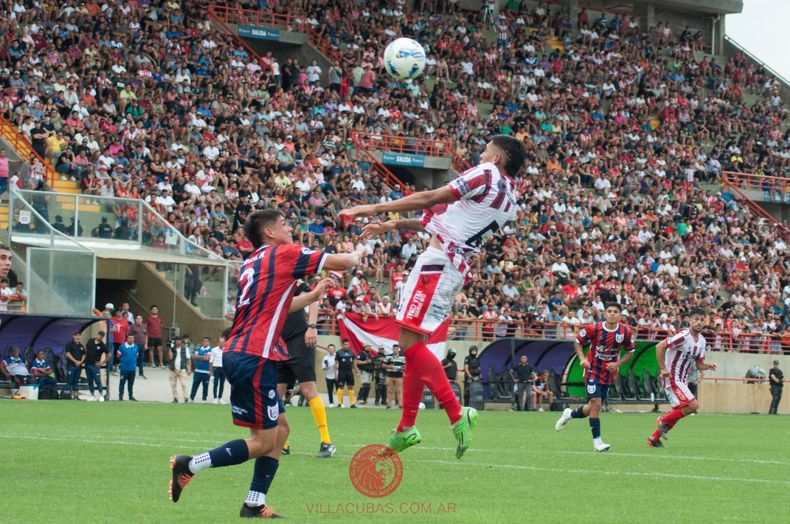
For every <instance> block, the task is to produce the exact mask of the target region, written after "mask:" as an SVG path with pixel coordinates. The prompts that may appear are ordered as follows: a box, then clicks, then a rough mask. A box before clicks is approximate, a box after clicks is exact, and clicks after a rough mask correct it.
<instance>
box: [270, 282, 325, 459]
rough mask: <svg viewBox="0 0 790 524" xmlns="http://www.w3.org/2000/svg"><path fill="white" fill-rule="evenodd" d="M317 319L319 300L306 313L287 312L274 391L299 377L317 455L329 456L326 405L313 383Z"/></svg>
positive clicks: (302, 288) (302, 289)
mask: <svg viewBox="0 0 790 524" xmlns="http://www.w3.org/2000/svg"><path fill="white" fill-rule="evenodd" d="M309 292H310V286H309V285H308V284H307V283H306V282H302V283H300V284H299V285H298V288H297V290H296V294H297V296H300V295H301V294H302V293H309ZM317 320H318V303H317V302H312V303H311V304H310V305H309V306H308V312H307V314H306V315H305V311H304V309H300V310H298V311H294V312H293V313H290V314H289V315H288V317H286V319H285V325H284V326H283V331H282V338H283V340H285V345H286V346H287V347H288V357H289V358H288V360H283V361H280V362H277V393H278V394H279V395H280V397H281V398H283V397H284V396H285V391H286V390H287V389H289V388H292V387H293V386H294V383H295V382H296V381H297V380H298V381H299V391H300V393H301V395H302V396H303V397H304V398H305V400H307V405H308V406H310V413H311V414H312V415H313V420H314V421H315V425H316V426H317V427H318V432H319V434H320V437H321V445H320V446H319V448H318V455H317V456H318V457H319V458H332V457H333V456H334V455H335V445H334V444H332V439H331V438H330V437H329V426H328V423H327V420H326V407H324V401H323V400H321V396H320V395H319V394H318V390H317V389H316V387H315V344H316V342H317V336H318V332H317V330H316V321H317ZM282 453H283V455H290V454H291V448H290V446H289V445H288V442H286V443H285V445H284V446H283V450H282Z"/></svg>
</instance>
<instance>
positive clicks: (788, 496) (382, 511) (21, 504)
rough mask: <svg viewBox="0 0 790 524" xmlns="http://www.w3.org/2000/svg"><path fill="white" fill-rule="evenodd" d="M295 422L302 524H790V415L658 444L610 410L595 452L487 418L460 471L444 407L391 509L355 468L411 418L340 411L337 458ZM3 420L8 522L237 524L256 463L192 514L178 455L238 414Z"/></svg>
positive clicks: (561, 437)
mask: <svg viewBox="0 0 790 524" xmlns="http://www.w3.org/2000/svg"><path fill="white" fill-rule="evenodd" d="M288 417H289V420H290V422H291V425H292V428H293V432H292V438H291V443H292V447H293V449H294V453H293V454H292V455H291V456H289V457H283V459H282V462H281V466H280V470H279V473H278V476H277V479H276V481H275V483H274V485H273V487H272V489H271V491H270V492H269V497H268V501H269V503H270V504H271V505H272V506H273V507H274V508H275V509H277V510H278V511H279V512H280V513H282V514H284V515H286V516H288V517H290V518H291V519H292V521H297V522H302V521H307V520H311V521H335V522H407V521H408V522H412V523H413V522H564V523H575V522H615V521H621V522H647V521H652V522H655V521H657V520H660V521H664V522H721V521H741V522H769V521H770V522H782V521H783V522H787V521H788V516H790V509H788V508H790V439H788V436H789V435H790V418H788V417H768V416H755V415H707V414H703V415H699V416H696V417H688V418H686V419H684V420H682V421H681V422H680V423H679V424H678V426H677V428H676V429H675V431H673V432H672V433H671V435H670V440H669V441H668V442H667V447H666V448H665V449H651V448H647V447H646V446H645V444H644V441H645V436H646V435H647V434H648V433H649V432H650V431H652V430H653V428H654V427H655V416H654V415H649V414H604V416H603V417H602V427H603V437H604V440H605V441H606V442H608V443H610V444H611V445H612V451H610V452H609V453H604V454H596V453H594V452H593V451H592V445H591V437H590V433H589V427H588V425H587V423H586V421H572V422H571V423H570V425H569V426H568V428H567V429H566V430H565V431H562V432H560V433H557V432H555V431H554V421H555V420H556V418H557V414H556V413H528V414H527V413H507V412H484V413H481V415H480V420H479V426H478V430H477V431H476V433H475V439H474V443H473V448H472V449H471V450H470V451H469V452H468V453H467V455H466V456H465V457H464V459H463V460H461V461H458V460H456V459H455V458H454V455H453V452H454V441H453V440H452V437H451V434H450V432H449V429H448V426H447V424H446V420H445V418H444V413H443V412H440V411H436V410H432V411H423V412H421V414H420V418H419V427H420V429H421V431H422V435H423V444H421V445H420V446H417V447H415V448H412V449H410V450H407V451H406V452H405V453H404V454H403V455H402V458H403V465H404V475H403V481H402V483H401V485H400V487H399V488H398V490H397V491H395V493H393V494H392V495H390V496H389V497H387V498H384V499H369V498H365V497H363V496H362V495H360V494H359V493H358V492H357V491H356V490H355V489H354V487H353V486H352V485H351V483H350V481H349V476H348V464H349V460H350V458H351V456H352V455H353V453H354V452H356V451H357V450H358V449H359V448H360V447H361V446H363V445H365V444H369V443H374V442H383V441H384V440H385V437H386V435H387V432H388V430H389V428H391V427H393V426H394V424H395V422H396V420H397V417H398V414H397V413H396V412H394V411H383V410H374V409H360V410H353V411H352V410H347V409H346V410H338V409H334V410H330V412H329V421H330V430H331V432H332V437H333V439H334V441H335V443H336V445H337V446H338V454H337V455H336V457H335V458H334V459H331V460H321V459H317V458H314V453H315V451H317V448H318V445H317V444H318V440H317V439H318V436H317V431H316V429H315V427H314V426H313V423H312V418H311V417H310V412H309V410H307V409H305V408H290V409H289V410H288ZM0 420H2V421H3V422H2V426H0V436H2V439H3V444H2V446H0V464H1V465H2V477H3V479H4V480H3V481H2V498H3V502H2V503H1V504H0V522H3V523H9V522H58V523H63V522H108V521H116V522H120V521H126V522H143V521H146V522H165V521H166V522H233V521H237V520H238V517H237V515H238V510H239V507H240V505H241V502H242V501H243V499H244V497H245V495H246V492H247V488H248V487H249V480H250V476H251V474H252V463H247V464H244V465H241V466H237V467H233V468H222V469H216V470H209V471H206V472H203V473H201V474H200V475H199V476H198V477H196V479H195V480H194V481H193V482H192V483H191V484H190V485H189V487H188V488H187V489H186V491H185V492H184V495H183V496H182V499H181V501H180V502H179V503H178V504H172V503H171V502H169V501H168V498H167V480H168V478H169V476H168V475H169V470H168V458H169V457H170V455H172V454H174V453H186V454H192V453H196V452H200V451H204V450H206V449H207V448H211V447H214V446H216V445H219V444H221V443H223V442H225V441H227V440H231V439H234V438H239V437H240V436H244V432H243V431H242V430H240V429H238V428H235V427H233V426H232V425H231V424H230V412H229V408H228V407H227V406H214V405H180V404H179V405H170V404H146V403H137V404H132V403H128V402H125V403H105V404H94V403H90V404H88V403H85V402H15V401H0ZM366 503H372V504H373V505H372V506H367V507H366V506H365V504H366ZM377 504H378V506H377ZM450 504H453V505H454V508H453V507H451V506H449V505H450ZM338 505H340V508H339V509H338ZM441 509H444V510H452V509H454V511H452V512H449V513H439V511H441ZM359 512H362V514H359ZM782 515H784V517H782Z"/></svg>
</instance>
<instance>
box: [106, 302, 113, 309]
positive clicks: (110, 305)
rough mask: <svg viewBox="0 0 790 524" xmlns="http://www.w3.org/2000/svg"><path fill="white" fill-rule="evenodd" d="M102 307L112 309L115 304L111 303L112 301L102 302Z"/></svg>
mask: <svg viewBox="0 0 790 524" xmlns="http://www.w3.org/2000/svg"><path fill="white" fill-rule="evenodd" d="M104 309H111V310H112V309H115V306H114V305H113V303H112V302H107V303H106V304H104Z"/></svg>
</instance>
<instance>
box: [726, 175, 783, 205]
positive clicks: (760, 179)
mask: <svg viewBox="0 0 790 524" xmlns="http://www.w3.org/2000/svg"><path fill="white" fill-rule="evenodd" d="M722 178H723V180H724V183H725V184H727V185H729V186H735V187H738V188H740V189H755V190H759V191H763V192H775V191H781V193H782V197H783V199H784V198H785V196H784V195H785V194H788V192H790V178H784V177H778V176H768V175H754V174H751V173H738V172H735V171H724V172H722Z"/></svg>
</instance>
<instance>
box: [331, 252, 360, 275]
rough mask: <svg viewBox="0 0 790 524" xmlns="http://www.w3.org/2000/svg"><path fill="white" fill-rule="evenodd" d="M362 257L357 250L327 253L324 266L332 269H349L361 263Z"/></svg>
mask: <svg viewBox="0 0 790 524" xmlns="http://www.w3.org/2000/svg"><path fill="white" fill-rule="evenodd" d="M360 257H361V255H360V254H359V253H357V252H354V253H338V254H334V255H326V259H325V260H324V266H323V267H324V269H328V270H330V271H347V270H349V269H351V268H353V267H354V266H356V265H357V264H359V259H360Z"/></svg>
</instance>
